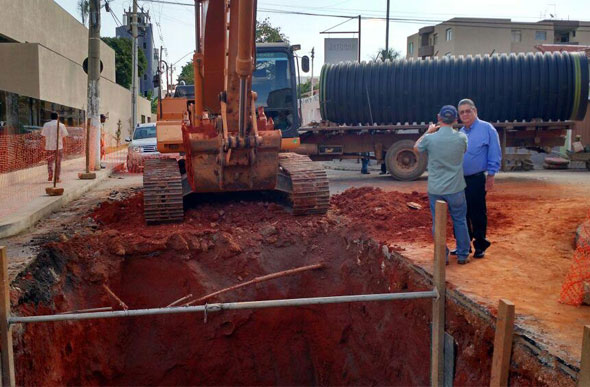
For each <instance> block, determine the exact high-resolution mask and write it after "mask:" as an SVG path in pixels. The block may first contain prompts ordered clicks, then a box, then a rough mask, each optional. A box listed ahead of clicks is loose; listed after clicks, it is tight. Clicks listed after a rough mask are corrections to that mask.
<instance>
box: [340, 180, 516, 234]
mask: <svg viewBox="0 0 590 387" xmlns="http://www.w3.org/2000/svg"><path fill="white" fill-rule="evenodd" d="M502 198H503V197H496V196H494V197H492V199H491V200H490V199H488V229H490V230H491V231H492V232H494V231H495V230H498V229H502V228H503V227H506V226H509V225H511V224H512V223H513V220H512V218H511V217H510V215H509V214H508V213H507V209H506V208H505V205H504V203H503V200H502ZM411 203H417V204H419V205H420V206H421V207H422V208H420V209H416V208H413V206H412V205H411ZM331 204H332V209H333V211H334V212H335V213H336V214H339V215H343V216H346V217H347V218H350V219H352V220H353V223H355V224H356V225H359V227H362V228H364V229H365V230H366V231H367V232H368V233H369V234H370V235H371V236H372V237H373V238H375V239H377V240H378V241H380V242H381V243H385V244H392V243H393V244H394V245H395V243H396V242H416V241H427V242H432V232H431V227H432V215H431V213H430V204H429V200H428V194H426V193H420V192H416V191H413V192H411V193H401V192H397V191H383V190H382V189H380V188H373V187H362V188H350V189H348V190H346V191H344V192H343V193H342V194H339V195H334V196H332V199H331ZM508 211H509V210H508ZM452 230H453V224H452V221H451V218H450V215H449V217H448V220H447V235H448V238H449V241H450V240H451V239H452V238H453V234H452Z"/></svg>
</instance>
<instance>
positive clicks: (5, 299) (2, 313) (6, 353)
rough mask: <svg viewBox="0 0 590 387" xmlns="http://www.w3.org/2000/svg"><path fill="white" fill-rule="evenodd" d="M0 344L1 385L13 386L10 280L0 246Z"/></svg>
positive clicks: (3, 252)
mask: <svg viewBox="0 0 590 387" xmlns="http://www.w3.org/2000/svg"><path fill="white" fill-rule="evenodd" d="M0 266H1V267H0V276H1V279H0V281H1V282H2V283H1V284H0V286H1V291H2V294H1V295H0V331H1V332H0V340H1V342H0V345H1V346H2V385H3V386H14V385H15V384H16V383H15V377H14V354H13V352H12V351H13V349H12V327H11V326H10V325H9V324H8V318H9V317H10V280H9V278H8V257H7V256H6V248H5V247H4V246H0Z"/></svg>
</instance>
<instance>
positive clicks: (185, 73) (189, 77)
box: [177, 60, 195, 85]
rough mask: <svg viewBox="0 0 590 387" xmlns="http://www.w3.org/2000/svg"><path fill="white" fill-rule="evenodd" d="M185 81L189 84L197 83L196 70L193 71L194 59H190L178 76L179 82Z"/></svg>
mask: <svg viewBox="0 0 590 387" xmlns="http://www.w3.org/2000/svg"><path fill="white" fill-rule="evenodd" d="M180 81H184V83H186V84H187V85H193V84H194V83H195V72H194V71H193V61H192V60H189V61H188V62H186V64H185V65H184V66H182V69H181V70H180V75H179V76H178V78H177V82H178V83H180Z"/></svg>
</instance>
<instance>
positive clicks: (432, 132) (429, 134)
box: [414, 105, 470, 264]
mask: <svg viewBox="0 0 590 387" xmlns="http://www.w3.org/2000/svg"><path fill="white" fill-rule="evenodd" d="M456 123H457V109H455V107H454V106H452V105H445V106H443V107H442V109H440V112H439V113H438V124H437V125H434V124H431V125H430V126H429V127H428V130H427V131H426V133H424V135H423V136H422V137H420V138H419V139H418V141H416V144H415V145H414V150H416V151H418V152H426V153H428V199H429V200H430V212H431V213H432V220H433V222H432V223H433V225H432V232H433V234H434V219H435V213H434V212H435V204H436V201H437V200H443V201H445V202H447V204H448V206H449V213H450V214H451V218H452V219H453V230H454V232H455V239H456V240H457V250H456V252H457V262H458V263H460V264H465V263H467V262H468V256H469V245H470V242H469V232H468V231H467V221H466V215H467V202H466V200H465V191H464V190H465V179H464V178H463V154H464V153H465V151H466V150H467V136H466V135H465V134H463V133H459V132H457V131H455V130H454V129H453V126H452V125H453V124H456ZM447 253H448V249H447ZM447 263H448V261H447Z"/></svg>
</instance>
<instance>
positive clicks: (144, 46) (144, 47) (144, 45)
mask: <svg viewBox="0 0 590 387" xmlns="http://www.w3.org/2000/svg"><path fill="white" fill-rule="evenodd" d="M146 48H147V46H146V44H145V42H143V49H144V50H145V49H146Z"/></svg>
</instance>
